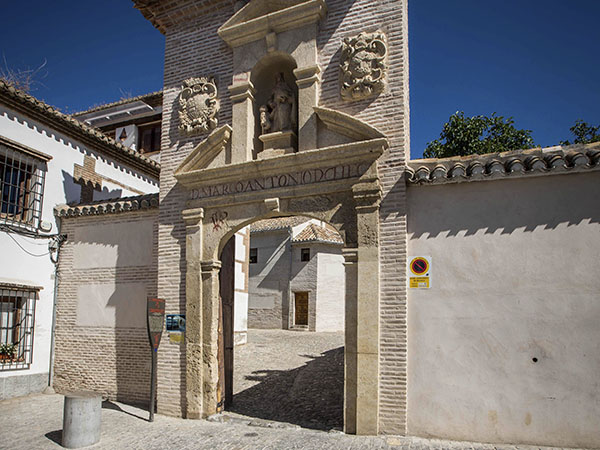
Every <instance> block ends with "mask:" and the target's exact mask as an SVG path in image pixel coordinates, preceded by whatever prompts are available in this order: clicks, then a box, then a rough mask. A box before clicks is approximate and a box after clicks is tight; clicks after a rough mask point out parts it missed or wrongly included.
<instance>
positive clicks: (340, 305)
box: [314, 244, 346, 331]
mask: <svg viewBox="0 0 600 450" xmlns="http://www.w3.org/2000/svg"><path fill="white" fill-rule="evenodd" d="M314 249H315V251H316V252H318V253H317V260H318V265H319V270H318V275H317V276H318V278H317V311H316V316H317V317H316V326H315V331H344V311H345V308H344V304H345V300H346V289H345V286H346V285H345V280H346V274H345V271H344V256H343V255H342V249H341V247H340V246H333V245H323V244H320V245H315V246H314Z"/></svg>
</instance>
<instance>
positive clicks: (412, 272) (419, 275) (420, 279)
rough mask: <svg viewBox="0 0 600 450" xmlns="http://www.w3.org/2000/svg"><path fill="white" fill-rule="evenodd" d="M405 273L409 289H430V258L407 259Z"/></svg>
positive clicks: (414, 257)
mask: <svg viewBox="0 0 600 450" xmlns="http://www.w3.org/2000/svg"><path fill="white" fill-rule="evenodd" d="M407 272H408V273H407V276H408V287H409V288H410V289H429V288H430V287H431V256H412V257H409V258H408V270H407Z"/></svg>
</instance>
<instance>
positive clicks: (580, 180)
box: [0, 0, 600, 448]
mask: <svg viewBox="0 0 600 450" xmlns="http://www.w3.org/2000/svg"><path fill="white" fill-rule="evenodd" d="M134 4H135V6H136V8H138V9H139V10H140V11H141V13H142V14H143V15H144V17H146V18H147V19H148V20H149V21H151V22H152V24H153V25H154V26H155V27H156V28H158V30H160V32H162V33H163V34H164V35H165V69H164V89H163V92H162V94H161V95H162V97H161V98H162V110H161V113H160V114H161V122H160V123H161V130H160V131H161V132H160V136H161V151H160V194H154V195H146V196H139V197H135V198H130V199H123V200H106V201H96V202H91V203H90V202H88V201H86V200H85V199H82V200H81V203H80V204H77V205H62V206H59V207H57V208H56V209H55V215H56V216H57V217H59V218H60V219H61V234H62V233H64V234H66V235H67V236H68V238H67V240H66V241H65V242H64V244H63V245H62V247H61V250H60V251H61V257H60V265H59V271H58V277H57V279H58V280H60V283H59V284H58V291H57V297H56V298H57V321H56V333H55V336H56V358H55V364H54V368H55V377H54V382H53V384H54V386H55V388H57V389H58V390H59V391H61V390H62V391H66V390H75V389H89V390H96V391H98V392H102V393H103V395H105V396H106V397H108V398H111V399H113V398H118V399H122V400H125V401H135V402H144V401H145V400H146V399H147V398H149V395H148V394H149V392H148V391H149V389H148V388H146V385H147V384H149V383H147V380H149V373H145V368H146V367H150V364H149V363H150V362H149V355H148V351H147V350H148V341H147V336H146V333H145V329H144V326H145V317H146V316H145V301H146V297H151V298H159V299H164V300H165V314H166V317H167V322H168V323H171V325H174V324H175V318H176V319H177V324H178V325H179V326H177V327H169V326H167V328H166V330H165V331H164V332H163V337H162V340H161V345H160V347H159V349H158V374H157V411H158V413H159V414H166V415H172V416H178V417H185V418H188V419H200V418H206V417H208V416H211V415H213V414H215V413H217V412H218V411H221V410H223V409H224V408H227V407H229V406H230V405H231V404H232V399H233V394H234V392H233V391H232V380H233V379H234V375H235V374H234V372H233V371H232V369H233V360H234V358H235V356H234V355H235V346H236V345H237V344H239V343H242V342H246V340H247V338H248V335H249V334H250V333H248V323H249V322H250V320H249V316H250V314H246V316H245V317H240V315H239V314H237V313H236V311H238V312H239V311H240V310H245V311H246V312H247V311H249V310H252V311H253V312H252V316H251V317H250V319H252V320H256V322H254V323H255V324H256V323H258V324H259V325H260V327H262V328H270V330H261V331H269V332H273V334H272V336H275V337H274V338H273V339H272V341H277V339H278V338H277V336H281V335H283V333H288V332H289V333H291V334H294V333H295V335H296V336H302V338H301V339H304V338H305V337H306V336H307V335H309V334H310V333H311V332H320V331H323V332H328V331H331V332H332V333H338V334H337V336H336V337H335V339H332V340H331V341H330V343H331V345H332V347H329V349H326V348H323V352H324V353H327V352H329V353H328V355H324V354H323V356H324V357H323V358H321V359H320V361H318V359H319V357H318V356H317V357H316V358H313V359H314V361H312V362H311V363H313V364H312V366H311V368H312V369H311V370H312V372H309V373H311V374H314V373H315V371H317V368H318V367H319V365H320V364H322V363H323V361H324V360H327V361H330V362H333V363H335V365H336V369H338V370H337V371H334V372H335V374H340V376H339V379H338V381H334V383H337V384H335V387H336V389H335V392H336V394H335V395H332V396H330V397H329V398H335V399H337V400H334V401H336V402H337V403H336V405H335V407H333V408H330V410H328V411H325V413H324V414H321V415H319V416H318V417H320V418H324V419H323V423H326V424H327V425H328V426H329V425H330V424H334V425H332V426H335V427H337V426H338V425H335V424H339V423H340V420H341V411H342V402H341V391H342V389H343V429H344V431H345V432H346V433H356V434H371V435H376V434H397V435H413V436H427V437H432V436H434V437H440V438H445V439H456V440H467V441H469V440H470V441H478V442H493V443H513V444H514V443H527V444H537V445H557V446H563V447H577V446H580V447H589V448H597V447H599V446H600V440H599V436H598V430H599V429H600V423H599V422H598V418H599V417H600V399H599V398H598V395H597V385H598V383H597V374H598V372H599V371H600V355H599V354H598V351H597V344H598V342H599V341H600V328H599V327H598V320H597V318H598V317H600V303H599V302H598V292H600V276H599V272H598V264H597V258H598V253H599V251H600V250H599V245H600V240H599V239H598V236H599V235H600V234H599V233H600V208H598V198H600V183H599V182H598V181H599V179H598V176H599V173H600V172H599V170H600V143H592V144H586V145H573V146H555V147H550V148H546V149H539V148H536V149H529V150H514V151H507V152H503V153H498V154H489V155H471V156H465V157H452V158H443V159H424V160H410V158H409V117H408V111H409V108H408V46H407V39H408V31H407V4H406V0H395V1H388V0H376V1H372V0H327V1H325V0H277V1H276V0H249V1H233V0H222V1H221V0H164V1H162V0H161V1H159V0H144V1H142V0H139V1H138V0H134ZM2 92H4V91H2V90H1V89H0V94H2ZM7 95H9V94H6V95H4V97H6V96H7ZM0 97H2V95H0ZM4 97H3V98H4ZM16 97H18V96H17V94H14V93H10V98H11V99H12V100H10V101H11V102H13V103H14V104H16V102H17V100H15V98H16ZM145 98H146V101H147V102H149V103H152V102H154V101H155V100H156V99H155V96H154V95H152V96H150V97H148V96H146V97H145ZM150 98H152V99H153V100H152V102H151V101H150ZM23 101H25V100H23ZM140 101H141V100H140ZM27 102H29V101H28V100H27ZM136 104H137V103H136ZM152 104H153V105H154V106H155V107H156V104H154V103H152ZM138 106H139V105H138ZM147 106H148V107H149V108H150V109H148V108H145V107H143V108H144V111H146V110H148V111H150V110H152V111H155V110H154V109H153V107H150V106H149V105H147ZM119 108H124V110H129V109H127V108H130V106H127V105H121V104H120V103H119ZM136 108H137V106H136ZM119 110H120V109H119ZM94 111H95V110H94ZM94 111H93V112H91V113H89V114H92V116H93V117H96V115H97V116H98V117H99V118H101V117H103V116H104V115H105V112H102V110H100V111H95V112H94ZM11 114H12V113H11ZM53 114H54V113H53ZM115 114H117V113H115ZM119 114H120V113H119ZM144 114H145V113H144ZM86 117H91V116H89V115H88V116H86ZM0 118H1V117H0ZM102 120H104V119H102ZM136 120H137V119H136ZM23 123H27V120H23ZM136 123H137V122H136ZM156 123H158V122H156ZM123 126H125V125H123ZM126 126H127V127H129V125H126ZM124 129H125V128H123V129H122V130H121V129H120V128H117V129H116V130H114V131H115V133H116V132H117V131H118V132H119V133H121V132H122V131H124ZM127 130H129V131H128V132H127V133H125V134H126V135H127V136H129V135H130V132H131V133H133V132H134V131H135V130H136V129H135V127H133V128H131V127H130V128H127ZM148 130H150V133H151V136H155V135H156V136H158V133H157V131H158V130H157V129H156V128H148ZM153 130H154V131H153ZM115 136H117V134H115ZM124 139H127V137H124ZM132 151H133V150H132ZM140 158H141V157H140ZM88 165H89V164H88ZM86 167H87V166H86ZM90 167H91V166H90ZM88 168H89V167H88ZM155 170H156V171H158V168H155ZM96 175H97V174H96ZM96 175H94V176H96ZM98 176H99V175H98ZM294 217H300V218H301V221H300V222H297V221H296V222H294V220H293V218H294ZM272 222H277V223H285V224H287V225H285V227H282V228H280V231H281V230H284V228H285V230H284V231H282V232H281V234H280V237H278V238H277V239H279V240H278V241H277V242H278V244H277V245H278V246H279V247H277V246H276V245H271V244H269V245H271V247H269V248H271V249H272V248H274V247H277V249H278V250H277V251H275V250H272V251H269V252H267V251H263V250H261V248H260V246H258V245H256V246H254V247H253V246H252V245H251V244H250V240H251V239H256V240H255V242H259V241H261V239H262V241H261V242H265V241H267V239H266V238H264V236H265V234H263V235H262V236H261V237H260V238H259V237H258V234H259V233H258V230H259V229H260V227H259V226H258V225H256V224H263V225H264V224H265V223H272ZM299 223H302V224H304V225H302V226H303V227H309V225H310V227H309V228H310V230H309V231H310V232H311V233H314V234H315V236H316V235H317V234H319V233H320V235H322V236H326V235H327V234H328V233H329V234H330V235H331V236H333V237H332V238H331V239H329V238H323V241H319V242H318V245H321V244H322V243H323V242H326V243H327V245H330V247H329V250H328V251H327V252H326V251H323V252H322V254H325V253H327V258H329V260H328V261H330V262H331V261H334V262H335V263H336V268H335V269H330V271H329V272H327V274H326V275H327V276H326V277H324V280H325V281H324V282H323V283H322V284H321V285H320V286H318V284H319V283H318V282H315V283H314V284H313V285H309V284H308V283H304V284H303V283H300V282H298V283H296V284H294V282H292V281H290V280H296V281H297V280H298V279H299V278H301V277H298V278H294V275H297V273H299V271H298V272H297V273H295V274H294V271H293V270H292V269H288V268H293V267H294V263H293V261H292V257H294V258H297V259H296V260H294V261H296V262H295V264H297V265H296V267H298V266H299V265H300V264H304V265H303V266H302V267H308V266H309V264H312V263H313V262H316V261H315V260H314V258H313V257H314V254H315V253H311V252H312V251H313V249H314V251H315V252H317V247H318V246H317V244H315V247H310V246H308V245H304V244H303V243H302V239H299V240H298V241H299V242H300V243H301V245H299V244H298V242H297V241H295V240H294V239H295V237H297V236H299V235H301V234H303V233H304V232H300V228H298V229H296V228H294V227H295V226H296V225H298V224H299ZM253 226H254V227H255V228H253ZM286 227H287V228H286ZM307 230H308V228H307ZM253 233H254V235H253V236H254V237H251V234H253ZM307 233H309V232H308V231H307ZM281 236H283V237H281ZM316 241H318V239H315V242H316ZM272 242H273V241H272ZM288 244H289V247H290V248H291V247H292V244H293V245H295V247H294V248H293V249H292V250H293V251H292V250H289V251H287V249H284V247H285V246H287V245H288ZM251 247H252V248H251ZM284 250H286V251H287V253H285V251H284ZM282 254H286V255H287V257H288V263H286V264H287V265H285V268H286V269H285V270H286V271H287V275H286V278H285V280H284V279H282V276H283V275H281V273H282V272H283V269H282V267H284V265H283V264H282V265H281V266H280V267H279V268H278V269H279V271H277V270H276V271H273V273H272V274H271V278H270V279H268V280H267V281H265V279H266V278H267V277H266V275H264V273H265V271H263V270H262V269H264V268H265V267H268V268H269V270H270V269H271V268H272V267H273V266H274V265H276V263H275V262H274V261H273V258H271V259H270V260H269V261H267V263H265V262H264V261H265V259H264V258H265V255H282ZM290 255H292V256H290ZM294 255H295V256H294ZM327 258H325V257H324V258H323V261H325V260H327ZM311 259H312V261H311ZM572 261H577V262H578V267H577V269H576V270H575V269H573V265H572ZM244 264H245V266H244ZM250 265H253V267H254V272H253V275H256V274H257V273H258V275H257V276H258V278H256V279H254V281H253V282H254V285H255V286H257V285H259V284H260V282H263V281H264V283H263V284H264V286H260V288H261V289H262V291H260V292H259V293H258V294H257V295H256V297H255V298H252V297H251V296H250V295H249V288H248V286H249V285H250V284H251V283H250V282H248V281H247V280H249V279H250V275H249V274H250V272H251V270H250V269H249V268H248V266H250ZM310 267H311V268H312V269H311V270H313V272H314V273H317V274H318V273H319V272H318V270H319V268H320V266H318V265H317V264H313V265H311V266H310ZM259 269H260V270H259ZM244 271H245V272H244ZM238 272H239V273H242V274H243V275H244V276H245V277H246V278H245V280H246V281H243V282H238V281H239V280H242V279H243V278H236V277H237V273H238ZM333 273H335V275H336V276H339V277H341V278H344V279H345V283H342V282H341V281H340V282H338V283H337V285H336V286H335V287H336V289H337V290H333V289H330V290H328V292H335V297H336V298H340V299H343V308H342V307H340V308H338V309H335V308H334V307H333V306H331V305H332V304H333V302H330V303H327V305H328V306H326V307H325V308H323V310H325V312H326V316H327V320H326V322H327V325H328V326H330V327H331V328H330V329H329V330H325V329H323V328H320V327H322V326H324V325H323V324H324V323H325V322H324V321H321V322H320V320H322V317H323V316H319V315H318V314H317V313H316V312H315V311H316V306H315V305H319V304H320V305H323V304H324V303H319V294H318V293H319V292H323V286H325V287H327V285H333V284H335V283H336V282H335V281H332V279H333V276H332V274H333ZM273 274H274V275H273ZM280 275H281V276H280ZM261 277H262V278H261ZM259 278H260V279H259ZM337 279H338V280H339V279H340V278H337ZM257 280H258V281H257ZM304 281H305V280H303V282H304ZM274 292H275V293H276V294H274ZM259 294H260V295H259ZM240 305H241V306H240ZM337 306H340V305H339V304H338V305H336V307H337ZM258 311H260V313H259V312H258ZM261 313H262V314H263V316H260V314H261ZM267 315H268V317H266V316H267ZM319 317H321V319H320V318H319ZM169 318H171V319H169ZM342 319H343V320H342ZM256 328H259V326H257V327H256ZM275 329H276V330H275ZM295 330H297V332H296V331H295ZM341 330H343V334H344V338H343V348H342V346H341V345H340V344H341V333H342V331H341ZM251 331H256V330H251ZM304 332H306V333H304ZM278 333H279V334H278ZM91 341H93V342H95V343H98V345H101V346H102V349H103V352H102V354H96V353H91V350H89V347H90V346H89V342H91ZM248 342H249V341H248ZM297 342H299V340H298V341H297ZM238 348H239V347H238ZM246 348H248V347H246ZM254 348H259V347H258V346H257V347H254ZM276 348H277V349H278V350H277V351H281V348H282V347H281V346H277V347H276ZM74 349H75V350H74ZM342 353H343V355H342ZM263 354H266V355H268V358H271V359H275V358H276V357H277V355H275V356H273V354H272V353H268V352H265V353H263ZM246 356H247V355H246ZM251 356H252V355H251ZM293 356H294V357H295V356H297V355H293ZM76 358H79V359H77V361H76V362H77V364H75V363H74V361H75V360H76ZM301 364H304V362H302V363H301ZM306 365H307V366H308V365H310V364H309V363H306ZM252 367H253V369H252V370H254V369H256V365H254V366H252ZM288 368H289V367H288ZM262 369H263V368H261V370H262ZM342 369H343V377H344V380H343V388H342V384H341V373H342ZM84 370H87V372H82V371H84ZM284 370H285V368H284ZM292 370H295V368H293V369H292ZM262 372H267V371H266V370H262ZM334 372H332V373H334ZM80 374H83V376H80ZM238 375H239V373H238ZM288 375H289V374H288ZM265 378H266V377H265ZM284 378H285V377H284ZM316 378H319V377H315V376H312V377H311V376H305V377H304V378H303V382H306V381H308V380H309V379H313V380H314V379H316ZM322 378H323V379H319V380H318V381H319V382H320V384H319V386H326V385H327V383H329V382H330V380H331V379H333V378H335V376H332V377H330V378H328V377H322ZM289 379H290V377H288V378H286V380H289ZM301 381H302V380H301ZM240 384H241V383H240ZM289 384H293V383H289ZM317 384H318V383H317ZM330 384H331V383H330ZM298 385H303V384H302V383H301V382H299V383H298ZM272 386H273V384H269V383H264V384H263V386H262V390H263V392H264V390H268V388H270V387H272ZM279 387H281V386H279ZM288 388H289V389H288ZM258 390H260V389H258ZM288 391H290V392H291V391H292V388H291V387H290V386H289V385H284V386H283V388H280V389H278V391H277V396H278V397H277V398H278V399H285V400H286V401H288V402H291V400H290V399H302V397H303V396H302V395H301V394H302V392H300V394H299V391H298V390H295V391H294V392H293V393H292V394H290V395H289V396H288V397H286V396H287V395H288V394H287V393H288ZM255 392H256V391H255ZM261 394H262V393H261ZM236 395H237V394H236ZM258 397H260V398H265V396H262V397H261V396H260V395H259V396H258ZM266 397H268V395H267V396H266ZM253 398H256V397H252V396H251V395H250V394H248V393H246V396H245V397H244V398H243V400H244V402H242V403H243V405H242V408H241V411H242V412H247V411H252V400H253ZM233 403H235V400H234V401H233ZM281 403H284V402H283V401H282V402H281ZM277 417H278V418H280V419H281V418H287V417H289V416H288V415H285V414H280V415H279V416H277ZM310 419H315V417H311V418H310ZM329 419H331V420H329ZM282 420H283V419H282ZM317 420H318V419H317ZM305 423H308V422H307V421H305V422H303V424H305ZM303 426H304V425H303Z"/></svg>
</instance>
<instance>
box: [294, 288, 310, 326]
mask: <svg viewBox="0 0 600 450" xmlns="http://www.w3.org/2000/svg"><path fill="white" fill-rule="evenodd" d="M294 325H306V326H308V292H294Z"/></svg>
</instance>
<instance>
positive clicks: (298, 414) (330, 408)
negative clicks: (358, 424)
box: [229, 347, 344, 430]
mask: <svg viewBox="0 0 600 450" xmlns="http://www.w3.org/2000/svg"><path fill="white" fill-rule="evenodd" d="M303 357H306V358H313V359H312V361H309V362H308V363H306V364H305V365H304V366H301V367H297V368H295V369H291V370H260V371H256V372H253V375H251V376H249V377H247V379H249V380H256V381H259V383H258V384H256V385H254V386H252V387H251V388H249V389H246V390H245V391H242V392H240V393H238V394H236V395H234V396H233V404H232V406H231V407H230V408H229V411H232V412H235V413H238V414H243V415H246V416H250V417H257V418H261V419H266V420H272V421H276V422H287V423H292V424H296V425H300V426H301V427H304V428H312V429H315V430H331V429H334V428H336V429H340V430H341V429H342V427H343V424H344V418H343V409H344V347H338V348H335V349H333V350H328V351H326V352H325V353H323V354H322V356H319V357H318V358H314V357H312V356H310V355H303Z"/></svg>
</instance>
